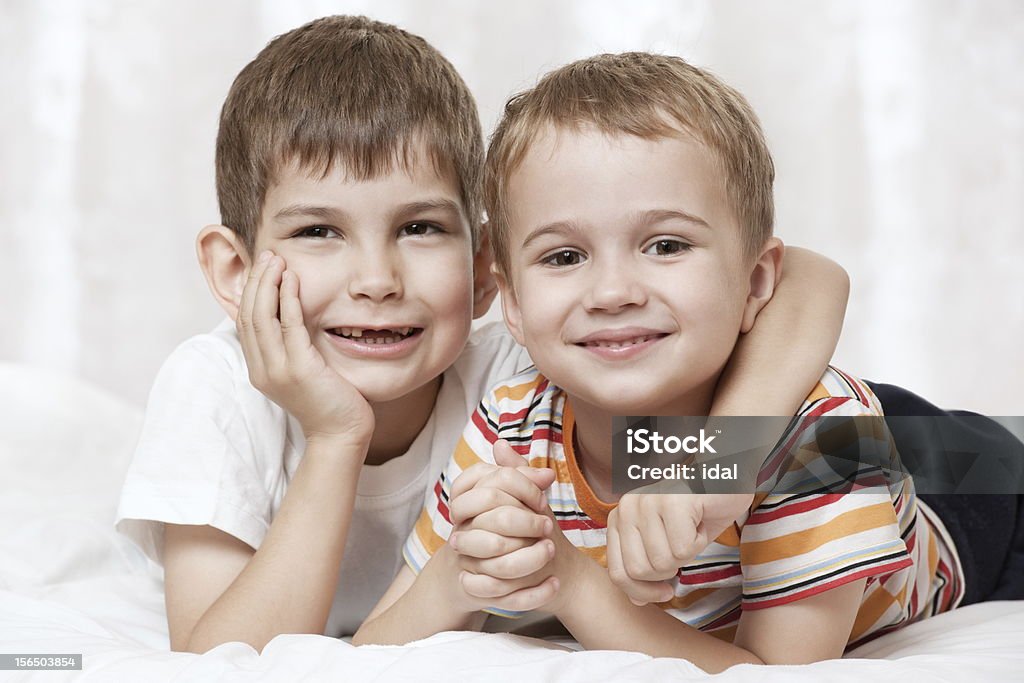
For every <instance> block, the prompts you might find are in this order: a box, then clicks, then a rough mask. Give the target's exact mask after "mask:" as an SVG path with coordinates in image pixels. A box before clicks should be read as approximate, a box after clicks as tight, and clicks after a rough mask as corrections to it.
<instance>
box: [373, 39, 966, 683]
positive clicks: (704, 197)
mask: <svg viewBox="0 0 1024 683" xmlns="http://www.w3.org/2000/svg"><path fill="white" fill-rule="evenodd" d="M773 178H774V171H773V166H772V161H771V156H770V154H769V152H768V148H767V145H766V144H765V141H764V138H763V135H762V133H761V129H760V125H759V123H758V121H757V118H756V116H755V115H754V113H753V111H752V110H751V109H750V107H749V105H748V104H747V102H746V101H745V100H744V99H743V97H742V96H741V95H740V94H739V93H737V92H736V91H735V90H733V89H732V88H730V87H728V86H727V85H725V84H723V83H722V82H721V81H719V80H718V79H716V78H715V77H713V76H712V75H710V74H708V73H707V72H705V71H703V70H701V69H697V68H695V67H693V66H691V65H689V64H687V63H686V62H685V61H683V60H682V59H679V58H676V57H663V56H656V55H651V54H644V53H626V54H621V55H601V56H597V57H593V58H590V59H584V60H580V61H578V62H575V63H573V64H570V65H568V66H565V67H563V68H561V69H558V70H556V71H554V72H552V73H550V74H548V75H547V76H545V77H544V78H543V79H541V81H540V83H539V84H538V85H537V86H536V87H535V88H533V89H532V90H529V91H527V92H525V93H522V94H520V95H518V96H516V97H514V98H512V100H510V101H509V103H508V106H507V107H506V110H505V115H504V118H503V119H502V121H501V123H500V124H499V126H498V128H497V130H496V132H495V134H494V137H493V140H492V143H491V147H490V150H489V153H488V166H487V175H486V185H485V187H486V190H485V200H486V206H487V210H488V214H489V216H490V218H491V222H490V225H489V228H490V236H491V241H492V246H493V248H494V253H495V261H496V264H495V266H496V269H495V273H496V275H497V277H498V282H499V287H500V289H501V293H502V304H503V308H504V314H505V320H506V322H507V324H508V326H509V329H510V330H511V331H512V334H513V336H515V338H516V340H517V341H519V342H520V343H521V344H523V345H524V346H525V347H526V348H527V350H528V351H529V352H530V354H531V357H532V358H533V360H534V362H535V364H536V367H535V368H531V369H529V370H527V371H525V372H523V373H520V374H519V375H516V376H514V377H512V378H511V379H507V380H505V381H503V382H500V383H499V384H498V385H496V386H495V387H494V388H492V390H491V391H490V392H489V393H488V394H487V396H486V397H485V399H484V400H483V401H482V402H481V404H480V405H479V407H478V408H477V411H476V412H475V414H474V415H473V416H472V418H471V420H470V422H469V424H468V425H467V427H466V429H465V431H464V433H463V437H462V439H461V441H460V442H459V446H458V448H457V450H456V452H455V454H454V456H453V458H452V459H451V461H450V462H449V465H448V467H447V469H446V470H445V472H444V474H443V475H442V477H441V479H440V480H439V482H438V485H437V487H436V488H435V495H434V496H433V497H432V498H431V499H428V502H427V506H426V508H425V510H424V512H423V514H422V515H421V517H420V520H419V522H418V523H417V525H416V528H415V530H414V532H413V533H412V534H411V535H410V537H409V540H408V541H407V543H406V548H405V556H406V562H407V564H408V567H406V568H403V570H402V572H401V573H400V574H399V576H398V578H397V579H396V582H395V584H393V586H392V588H391V589H389V591H388V593H387V594H386V595H385V596H384V598H383V599H382V600H381V603H380V604H379V605H378V606H377V607H376V608H375V610H374V612H373V613H372V614H371V615H370V617H369V618H368V620H367V621H366V623H364V625H363V627H362V628H361V629H360V632H359V633H357V636H356V640H357V642H405V641H407V640H411V639H414V638H419V637H423V636H424V635H427V634H428V633H430V632H434V631H436V630H441V629H448V628H460V627H466V626H473V625H475V623H476V621H478V618H477V617H476V616H475V610H479V609H485V608H487V609H490V610H491V611H496V612H498V613H505V614H515V613H518V612H521V611H523V610H533V609H536V610H542V611H545V612H549V613H551V614H553V615H555V616H556V617H558V618H559V619H560V620H561V621H562V623H563V624H564V625H565V626H566V627H567V628H568V630H569V631H570V632H571V634H572V635H573V636H574V637H575V638H576V639H577V640H578V641H579V642H580V643H581V644H582V645H584V646H585V647H587V648H591V649H627V650H635V651H641V652H646V653H648V654H651V655H653V656H676V657H685V658H687V659H689V660H691V661H693V662H694V663H696V664H697V665H699V666H700V667H702V668H704V669H706V670H708V671H719V670H722V669H725V668H727V667H729V666H731V665H733V664H737V663H792V664H795V663H806V662H812V661H817V660H821V659H826V658H831V657H839V656H841V655H842V653H843V651H844V649H845V648H846V647H847V645H848V644H849V643H854V642H857V641H860V640H863V639H865V638H867V637H871V636H872V635H877V634H878V633H882V632H885V631H887V630H890V629H893V628H896V627H899V626H901V625H904V624H906V623H909V622H911V621H914V620H916V619H920V618H923V617H926V616H928V615H931V614H934V613H936V612H941V611H944V610H948V609H951V608H952V607H953V606H955V605H956V604H957V602H958V601H959V600H960V598H961V594H962V590H963V577H962V573H961V569H960V567H959V564H958V560H957V557H956V550H955V547H953V545H952V543H951V542H950V541H949V539H948V536H947V535H946V533H945V530H944V528H943V526H942V523H941V522H940V521H939V520H938V518H937V517H935V515H934V514H931V513H930V512H929V511H928V510H926V508H925V506H924V505H922V504H921V503H920V502H919V501H917V500H916V497H915V494H914V487H913V482H912V480H910V479H909V478H908V479H901V480H896V481H892V482H889V483H888V485H882V486H881V487H877V488H875V489H874V490H873V492H863V493H846V494H843V493H836V492H834V491H829V492H812V493H810V494H807V493H806V492H798V493H793V492H789V491H785V490H781V489H773V490H772V491H771V492H769V493H767V494H758V495H757V496H756V497H755V498H754V501H753V504H752V505H750V508H749V510H746V511H744V512H743V514H741V515H739V516H738V519H736V521H735V523H734V524H731V525H728V526H727V527H726V528H725V529H724V530H723V531H722V532H721V533H716V534H715V535H713V536H712V537H711V539H713V542H712V543H711V544H710V545H708V546H707V547H706V548H704V549H703V551H702V552H701V553H700V554H699V555H698V556H697V557H696V558H694V559H692V560H691V561H688V562H686V563H685V564H683V565H676V567H675V571H673V572H672V578H671V590H670V591H669V593H668V594H667V595H662V596H660V598H661V600H662V602H661V603H660V604H657V605H655V604H647V605H638V604H636V603H637V602H644V600H639V601H631V600H630V599H628V598H627V596H626V594H625V593H623V592H622V591H620V590H619V589H618V588H617V587H616V586H615V584H614V583H613V579H618V580H619V581H622V580H623V575H624V574H626V573H629V572H627V568H626V566H625V565H626V564H628V563H629V562H632V563H634V564H635V558H638V557H643V555H644V554H645V553H644V552H640V551H639V550H637V548H643V547H645V545H646V544H647V542H648V540H649V538H647V537H649V536H651V535H652V534H653V535H654V536H656V537H658V538H664V537H665V536H667V537H668V538H669V540H670V541H671V539H672V538H679V537H683V538H687V537H689V536H692V535H693V527H694V526H699V522H698V521H697V520H695V522H694V524H693V525H691V527H690V528H689V529H686V528H662V527H661V526H660V525H658V524H652V525H650V526H649V527H644V526H643V525H642V524H640V525H628V526H626V525H622V524H621V523H620V522H621V521H620V520H617V519H616V502H617V500H618V496H617V495H616V493H615V492H614V491H613V490H612V485H611V481H612V443H611V439H610V435H611V420H612V417H613V416H616V415H708V414H709V413H710V411H711V406H712V397H713V394H714V390H715V387H716V385H717V383H718V382H719V381H720V379H721V376H722V372H723V370H724V368H725V367H726V363H727V361H728V359H729V357H730V354H731V353H732V352H733V350H734V347H735V344H736V342H737V340H738V339H739V338H741V336H742V335H743V334H745V333H747V332H748V331H749V330H751V329H752V328H753V326H754V322H755V319H756V318H757V317H758V315H759V314H761V313H762V312H763V310H764V307H765V306H766V305H767V304H768V302H769V301H770V300H771V298H772V296H773V294H774V293H775V292H776V286H777V284H778V281H779V274H780V265H781V263H782V260H783V246H782V243H781V242H780V241H779V240H778V239H777V238H775V237H773V236H772V231H773V225H772V224H773V213H774V212H773V203H772V183H773ZM802 333H804V334H811V335H813V334H814V332H813V330H805V331H803V332H802ZM799 334H801V333H797V332H795V331H794V337H796V336H798V335H799ZM796 414H797V415H799V416H807V417H851V418H852V417H856V416H875V417H876V418H878V416H880V415H881V408H880V405H879V404H878V402H877V400H876V399H875V397H874V395H873V394H872V393H871V390H870V389H869V388H868V387H867V386H866V385H865V384H863V383H862V382H860V381H858V380H857V379H855V378H853V377H851V376H849V375H847V374H845V373H843V372H841V371H839V370H836V369H833V368H829V369H827V370H826V372H825V373H824V375H822V376H821V378H820V381H819V383H818V384H817V386H816V387H815V388H814V389H813V391H811V392H810V393H809V395H808V396H807V398H806V400H805V401H804V403H803V405H802V406H801V407H800V409H799V410H798V411H796ZM820 424H821V422H816V421H814V420H807V421H797V422H795V423H794V425H799V426H794V427H793V428H792V429H793V430H802V431H799V432H798V431H793V432H792V433H787V434H786V435H785V437H784V438H783V439H782V440H780V442H779V443H780V446H779V447H777V448H778V451H779V452H783V454H784V452H785V451H786V448H787V447H790V446H791V444H792V441H791V440H790V439H793V440H796V441H797V442H799V443H800V444H801V445H802V446H803V447H805V448H807V447H810V448H812V449H813V448H815V447H817V448H822V449H825V450H824V451H823V452H825V453H830V452H833V451H831V450H829V449H858V448H860V447H862V445H863V444H865V443H868V442H870V443H872V444H873V445H874V446H875V447H876V448H878V449H880V451H881V452H883V453H888V452H889V451H888V449H889V448H890V439H889V438H888V433H887V432H886V431H885V429H884V425H882V424H881V420H880V419H875V420H874V421H871V422H870V424H871V425H873V427H872V428H871V431H867V432H865V431H864V430H863V429H860V430H858V429H847V430H845V431H843V432H842V435H843V437H842V438H839V437H837V435H836V434H835V433H833V434H831V435H830V441H829V442H828V446H827V447H826V445H825V442H824V441H816V439H817V437H818V436H819V434H818V432H817V430H818V429H819V428H820ZM833 424H834V423H833ZM856 424H858V425H859V424H860V423H856ZM879 425H881V426H879ZM781 444H786V446H782V445H781ZM517 458H518V460H517ZM522 458H525V459H526V462H524V461H523V460H522ZM779 461H780V457H779V456H776V457H773V458H772V459H771V460H770V461H769V462H770V463H777V462H779ZM527 463H528V465H529V467H527V466H526V465H527ZM768 466H769V464H768V463H766V464H765V467H766V468H767V467H768ZM527 477H529V478H530V481H529V482H528V483H526V482H524V481H523V479H524V478H527ZM549 485H550V488H548V490H547V492H546V494H543V495H541V494H540V491H541V490H542V489H545V488H547V487H548V486H549ZM711 498H712V499H714V497H711ZM748 500H749V498H748ZM545 501H546V503H547V504H548V505H549V506H550V509H549V510H548V509H546V508H545V507H542V503H544V502H545ZM711 539H709V540H711ZM446 541H447V543H446ZM655 547H657V544H655ZM662 547H664V546H662ZM624 555H630V556H631V557H632V558H634V560H631V561H629V562H623V560H622V559H621V558H622V557H623V556H624ZM647 555H648V557H651V559H652V562H651V565H654V564H661V562H662V560H663V559H664V557H666V556H669V555H671V553H670V552H669V551H668V549H665V550H664V552H662V553H653V555H652V554H651V553H650V552H648V553H647ZM603 565H607V568H608V570H610V571H606V570H605V567H604V566H603ZM653 568H654V567H648V569H653ZM643 569H644V568H643V567H639V568H638V567H634V573H639V574H643V573H644V572H643ZM609 574H611V576H610V575H609Z"/></svg>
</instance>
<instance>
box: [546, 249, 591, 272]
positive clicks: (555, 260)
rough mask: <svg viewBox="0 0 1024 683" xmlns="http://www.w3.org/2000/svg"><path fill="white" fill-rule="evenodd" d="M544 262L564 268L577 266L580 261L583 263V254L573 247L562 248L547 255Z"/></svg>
mask: <svg viewBox="0 0 1024 683" xmlns="http://www.w3.org/2000/svg"><path fill="white" fill-rule="evenodd" d="M544 263H546V264H548V265H551V266H556V267H562V268H564V267H566V266H575V265H576V264H578V263H583V254H581V253H580V252H578V251H575V250H573V249H562V250H561V251H556V252H555V253H553V254H551V255H549V256H548V257H546V258H545V259H544Z"/></svg>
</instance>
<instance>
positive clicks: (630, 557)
mask: <svg viewBox="0 0 1024 683" xmlns="http://www.w3.org/2000/svg"><path fill="white" fill-rule="evenodd" d="M619 544H620V548H621V552H622V566H623V568H624V569H625V570H626V574H627V575H628V576H629V578H631V579H633V580H637V581H643V580H644V577H647V576H651V575H652V573H653V572H654V568H653V567H652V566H651V563H650V561H649V560H648V559H647V551H646V550H645V549H644V541H643V538H642V537H641V536H640V531H639V530H638V529H637V528H636V527H634V526H632V525H627V526H620V527H619Z"/></svg>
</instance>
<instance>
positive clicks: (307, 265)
mask: <svg viewBox="0 0 1024 683" xmlns="http://www.w3.org/2000/svg"><path fill="white" fill-rule="evenodd" d="M287 263H288V270H290V271H291V272H293V273H294V274H295V275H296V276H297V277H298V279H299V305H300V306H301V307H302V315H303V317H304V318H305V319H306V322H307V323H310V322H311V318H314V317H315V316H316V315H317V314H319V313H320V312H321V311H323V309H324V307H325V306H326V305H327V304H328V303H330V301H331V300H332V299H334V298H335V297H336V295H337V292H338V289H339V287H340V283H339V272H338V269H336V268H335V269H333V273H332V270H331V269H329V268H325V267H323V265H322V264H318V263H316V261H315V260H312V259H301V258H298V259H297V258H294V257H293V258H292V259H290V260H288V261H287Z"/></svg>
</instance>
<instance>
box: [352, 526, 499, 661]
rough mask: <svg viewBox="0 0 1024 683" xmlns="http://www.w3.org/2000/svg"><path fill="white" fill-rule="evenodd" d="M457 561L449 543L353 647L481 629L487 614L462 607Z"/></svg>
mask: <svg viewBox="0 0 1024 683" xmlns="http://www.w3.org/2000/svg"><path fill="white" fill-rule="evenodd" d="M458 576H459V568H458V566H457V558H456V555H455V553H454V552H453V551H452V550H451V548H450V547H449V546H448V545H447V544H445V545H444V546H442V547H441V548H440V549H439V550H438V551H437V552H436V553H435V554H434V555H433V557H431V558H430V560H428V561H427V563H426V564H425V565H424V566H423V570H422V571H421V572H420V574H419V576H417V577H416V579H415V581H413V583H412V584H411V585H410V586H409V588H408V590H406V591H405V592H404V593H403V594H402V595H401V596H400V597H399V598H398V599H397V600H396V601H395V602H394V603H393V604H392V605H391V606H390V607H388V608H387V609H386V610H384V611H383V612H381V613H380V614H379V615H377V616H373V615H372V614H371V615H370V618H369V619H367V620H366V621H365V622H363V625H362V626H360V627H359V630H358V631H356V634H355V636H353V638H352V644H353V645H369V644H373V645H405V644H406V643H410V642H412V641H414V640H420V639H421V638H426V637H428V636H432V635H434V634H435V633H440V632H442V631H463V630H474V631H475V630H479V629H480V628H481V626H483V622H484V618H485V616H486V615H485V614H484V613H483V612H480V611H477V610H474V609H472V608H470V607H469V606H465V605H461V604H460V601H459V600H458V599H457V597H455V593H456V592H455V591H454V590H453V588H454V587H455V586H456V585H457V582H458V580H459V579H458Z"/></svg>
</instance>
